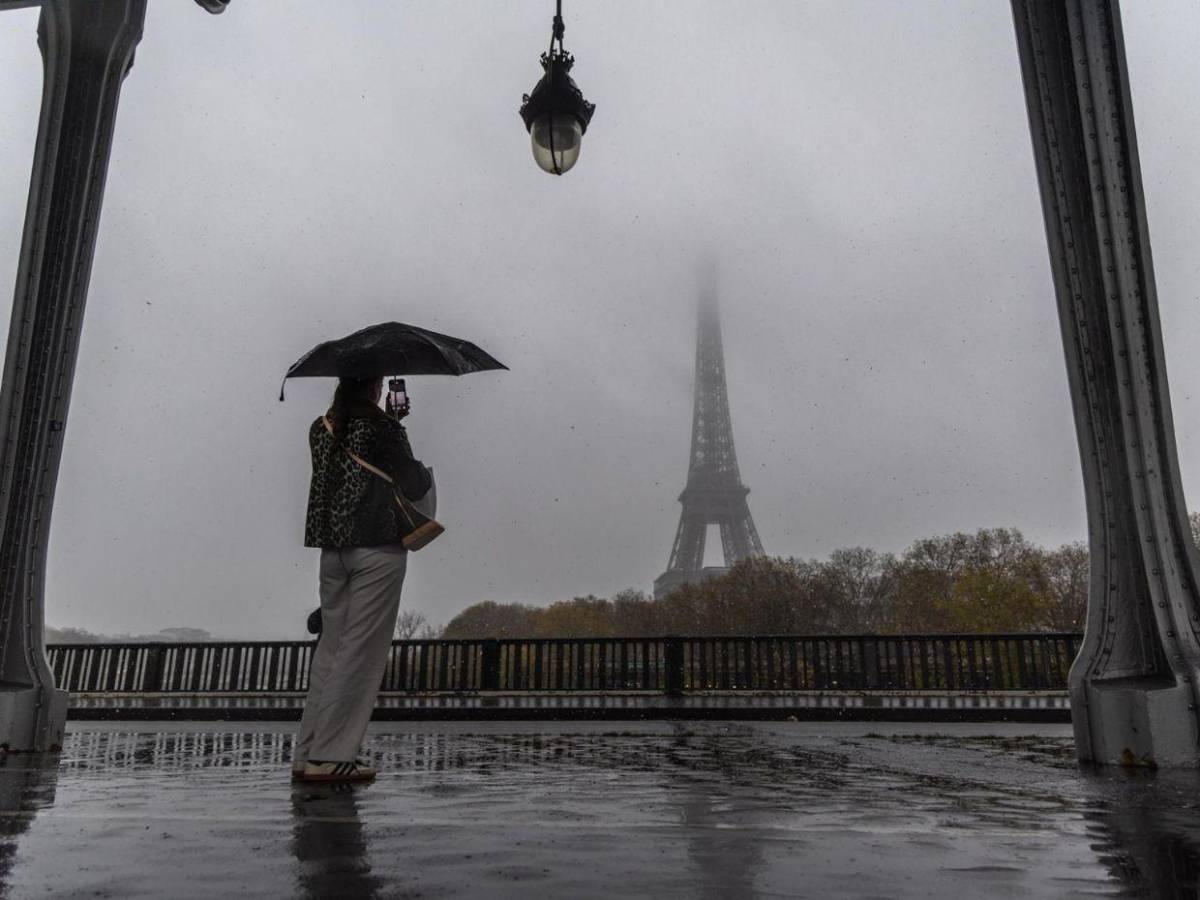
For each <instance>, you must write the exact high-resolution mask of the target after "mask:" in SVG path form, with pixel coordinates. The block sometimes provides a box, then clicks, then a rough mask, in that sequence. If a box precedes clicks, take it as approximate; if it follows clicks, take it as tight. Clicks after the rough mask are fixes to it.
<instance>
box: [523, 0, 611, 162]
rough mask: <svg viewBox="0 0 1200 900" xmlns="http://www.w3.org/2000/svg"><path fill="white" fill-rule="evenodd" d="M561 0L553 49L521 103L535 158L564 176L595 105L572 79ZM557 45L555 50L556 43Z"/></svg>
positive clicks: (577, 153)
mask: <svg viewBox="0 0 1200 900" xmlns="http://www.w3.org/2000/svg"><path fill="white" fill-rule="evenodd" d="M565 30H566V29H565V27H564V25H563V18H562V0H557V7H556V9H555V16H554V30H553V31H552V32H551V34H550V49H549V50H548V51H547V52H546V53H543V54H542V69H543V70H544V71H545V73H546V74H544V75H543V76H542V80H541V81H539V82H538V83H537V84H536V85H535V86H534V88H533V92H532V93H529V94H526V95H525V96H524V98H523V100H522V102H521V118H522V119H524V120H525V130H526V131H528V132H529V137H530V142H531V143H532V145H533V158H534V160H535V161H536V162H537V164H538V166H540V167H541V169H542V171H544V172H550V173H552V174H554V175H561V174H563V173H564V172H567V171H569V170H570V169H571V167H572V166H573V165H575V162H576V160H578V159H579V146H580V144H581V143H583V135H584V133H585V132H586V131H587V127H588V122H590V121H592V113H594V112H595V111H596V104H594V103H588V102H587V101H586V100H584V99H583V92H582V91H580V90H579V88H578V87H577V86H576V84H575V82H574V81H572V80H571V76H570V74H569V73H570V71H571V67H572V66H573V65H575V57H573V56H571V55H570V54H569V53H567V51H565V50H564V49H563V43H562V39H563V32H564V31H565ZM555 43H557V44H558V49H557V50H556V49H555V47H554V45H555Z"/></svg>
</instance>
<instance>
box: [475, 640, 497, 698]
mask: <svg viewBox="0 0 1200 900" xmlns="http://www.w3.org/2000/svg"><path fill="white" fill-rule="evenodd" d="M481 643H482V644H483V659H482V666H481V669H480V675H481V677H480V683H479V689H480V690H481V691H498V690H500V642H499V641H498V640H495V639H492V638H489V639H487V640H484V641H482V642H481Z"/></svg>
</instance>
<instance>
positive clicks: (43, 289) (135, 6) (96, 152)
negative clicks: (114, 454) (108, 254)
mask: <svg viewBox="0 0 1200 900" xmlns="http://www.w3.org/2000/svg"><path fill="white" fill-rule="evenodd" d="M145 12H146V0H47V2H45V3H43V4H42V12H41V20H40V22H39V24H38V45H39V47H40V48H41V51H42V61H43V66H44V77H45V81H44V84H43V88H42V110H41V119H40V121H39V124H38V137H37V147H36V150H35V153H34V160H33V175H32V177H31V179H30V186H29V206H28V209H27V212H26V218H25V233H24V237H23V241H22V244H21V258H20V262H19V265H18V268H17V284H16V293H15V297H14V300H13V311H12V324H11V326H10V328H9V333H8V350H7V353H6V355H5V358H4V378H3V382H2V383H0V743H2V744H4V745H6V746H8V747H9V748H10V749H12V750H48V749H52V748H54V747H56V746H57V745H59V744H60V743H61V740H62V733H63V727H64V722H65V720H66V693H65V692H63V691H59V690H57V689H56V688H55V686H54V678H53V675H52V674H51V672H50V668H49V666H48V665H47V663H46V655H45V649H44V627H43V626H44V604H43V588H44V582H45V564H46V543H47V540H48V538H49V534H50V513H51V509H52V506H53V501H54V488H55V484H56V482H57V480H58V466H59V460H60V458H61V455H62V441H63V435H64V427H65V423H66V418H67V406H68V402H69V400H70V396H71V381H72V377H73V375H74V371H75V360H76V355H77V351H78V348H79V330H80V325H81V323H82V318H83V307H84V301H85V299H86V297H87V287H88V280H89V276H90V274H91V264H92V255H93V251H94V249H95V241H96V226H97V224H98V220H99V217H100V201H101V197H102V195H103V193H104V178H105V173H106V171H107V167H108V155H109V150H110V148H111V145H112V129H113V121H114V119H115V117H116V111H117V98H118V95H119V93H120V90H121V82H122V80H123V79H124V77H125V74H126V73H127V72H128V71H129V67H130V66H131V65H132V63H133V51H134V47H135V46H136V45H137V43H138V40H139V39H140V38H141V35H142V21H143V18H144V16H145Z"/></svg>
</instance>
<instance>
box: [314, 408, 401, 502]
mask: <svg viewBox="0 0 1200 900" xmlns="http://www.w3.org/2000/svg"><path fill="white" fill-rule="evenodd" d="M321 421H322V422H324V423H325V430H326V431H328V432H329V436H330V437H334V433H333V423H332V422H330V421H329V416H321ZM334 442H335V443H337V439H336V438H335V437H334ZM339 446H340V447H341V448H342V449H343V450H345V451H346V455H347V456H349V457H350V458H351V459H352V460H354V461H355V462H356V463H358V464H359V465H360V466H362V467H363V468H364V469H366V470H367V471H368V472H374V473H375V474H376V475H378V476H379V477H380V478H382V479H383V480H384V481H386V482H387V483H388V484H391V485H394V484H395V482H394V481H393V480H392V476H391V475H389V474H388V473H387V472H385V471H383V469H381V468H379V467H378V466H373V465H371V464H370V463H369V462H367V461H366V460H365V459H363V458H362V457H361V456H359V455H358V454H357V453H355V452H354V451H353V450H351V449H350V448H349V447H347V446H346V445H345V444H339Z"/></svg>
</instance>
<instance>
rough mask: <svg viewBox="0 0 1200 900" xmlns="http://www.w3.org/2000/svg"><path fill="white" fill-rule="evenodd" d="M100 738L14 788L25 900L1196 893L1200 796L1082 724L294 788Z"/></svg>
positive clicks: (9, 802)
mask: <svg viewBox="0 0 1200 900" xmlns="http://www.w3.org/2000/svg"><path fill="white" fill-rule="evenodd" d="M217 727H221V728H225V729H226V730H224V731H217V730H214V726H213V725H212V724H211V723H205V724H196V725H192V726H189V725H186V724H184V725H180V724H170V725H160V726H155V725H150V724H146V725H143V724H140V723H139V724H136V725H135V724H132V723H108V724H105V725H99V724H97V725H92V726H87V725H76V726H75V728H74V729H73V731H72V732H71V734H70V735H69V737H68V742H67V746H66V748H65V750H64V753H63V755H62V757H61V759H60V760H57V764H56V761H55V760H53V759H49V760H37V759H32V760H31V759H30V758H28V757H10V758H9V759H8V760H6V761H5V763H4V765H3V766H0V886H2V890H3V892H4V894H5V895H6V896H13V897H28V896H50V895H55V896H61V895H68V896H69V895H76V894H84V895H87V896H101V897H103V896H110V897H164V896H171V897H189V896H197V897H199V896H204V897H212V896H304V897H331V896H332V897H375V896H378V897H391V896H450V895H476V894H483V895H489V896H529V895H531V894H537V895H546V896H566V895H570V896H595V895H605V894H607V895H612V894H620V895H623V896H629V895H645V896H705V897H714V898H715V897H739V896H754V895H767V896H771V895H774V896H780V895H796V896H822V897H825V896H853V897H923V898H924V897H939V896H947V897H949V896H954V897H967V896H972V897H974V896H980V897H1029V896H1034V897H1085V896H1089V897H1090V896H1154V897H1173V896H1179V897H1192V896H1196V895H1197V889H1198V885H1200V790H1198V788H1200V775H1198V774H1197V773H1192V772H1188V773H1142V774H1132V775H1131V774H1126V773H1121V772H1117V773H1093V772H1085V771H1081V770H1079V769H1078V768H1077V767H1076V766H1075V764H1074V762H1073V758H1072V755H1071V743H1070V733H1069V728H1066V727H1059V726H1049V727H1042V728H1038V729H1036V731H1034V730H1033V729H1031V727H1030V726H1027V725H1026V726H1004V725H988V726H982V725H980V726H945V725H940V726H919V725H893V726H888V725H882V724H880V723H875V724H873V725H870V724H861V725H853V724H840V723H827V724H817V723H746V724H727V725H722V724H720V723H704V724H694V723H688V724H675V725H672V724H670V723H656V724H646V725H625V724H619V725H618V724H613V723H609V724H601V723H596V724H586V723H578V724H567V723H559V724H557V725H556V724H554V723H536V724H535V723H528V724H523V723H512V722H509V723H493V724H483V723H466V722H464V723H457V724H444V725H436V724H431V723H419V724H418V723H412V724H407V725H406V724H400V723H394V724H388V725H386V726H383V727H381V728H379V729H378V730H373V731H372V732H371V734H370V735H369V738H368V750H369V752H370V756H371V757H372V758H373V759H374V761H375V763H376V765H377V766H378V767H379V768H380V777H379V780H378V781H377V782H376V783H374V784H371V785H364V786H354V787H342V788H334V787H330V786H320V787H314V786H297V787H293V786H292V785H291V784H290V783H289V782H288V780H287V766H288V762H289V760H290V752H291V735H290V733H289V731H288V730H286V729H283V728H281V727H280V726H277V725H271V724H265V723H264V724H262V725H254V724H245V723H225V724H223V725H220V726H217Z"/></svg>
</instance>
